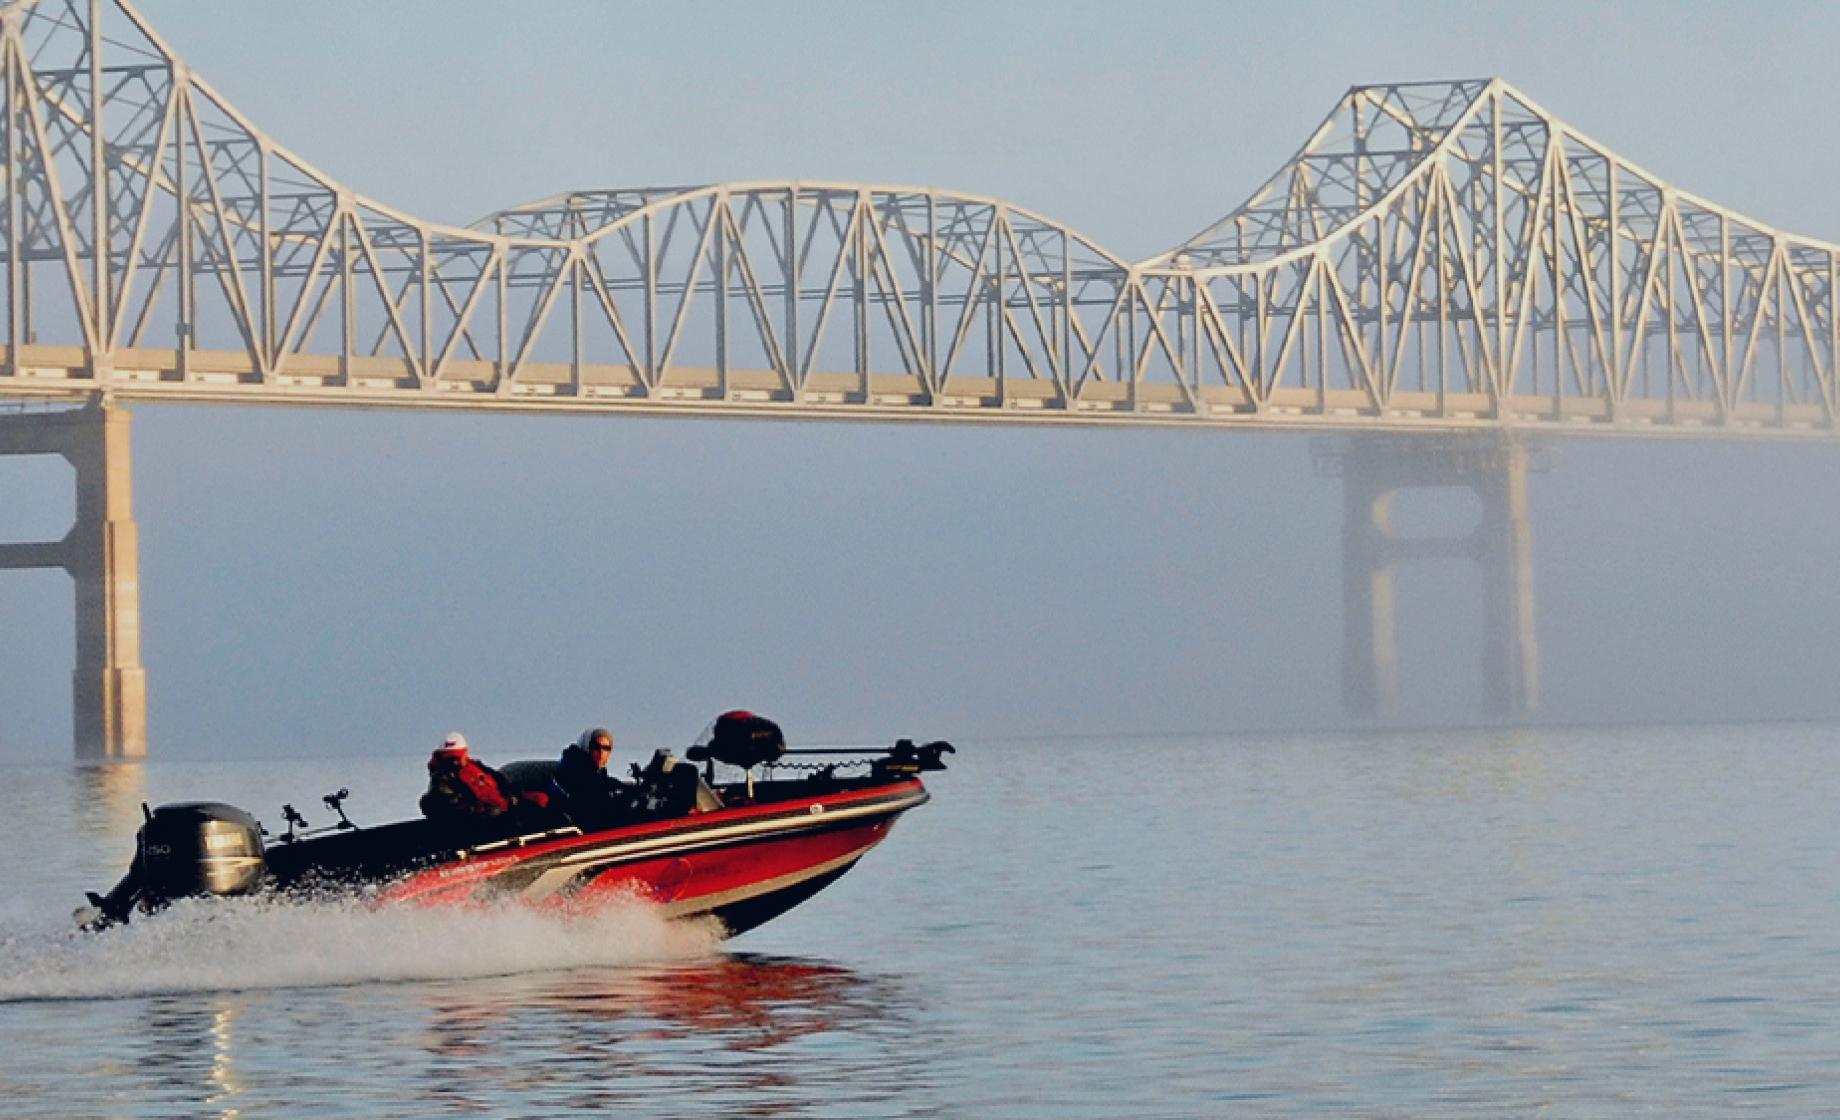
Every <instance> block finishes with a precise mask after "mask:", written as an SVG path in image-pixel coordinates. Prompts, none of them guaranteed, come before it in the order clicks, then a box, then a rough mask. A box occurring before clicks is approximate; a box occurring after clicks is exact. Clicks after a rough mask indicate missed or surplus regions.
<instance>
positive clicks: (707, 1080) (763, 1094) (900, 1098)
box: [0, 954, 944, 1120]
mask: <svg viewBox="0 0 1840 1120" xmlns="http://www.w3.org/2000/svg"><path fill="white" fill-rule="evenodd" d="M24 1011H25V1008H23V1007H19V1006H15V1007H13V1008H11V1009H8V1008H5V1007H0V1014H5V1013H9V1012H10V1013H11V1014H14V1015H19V1014H20V1013H22V1012H24ZM927 1011H928V1009H927V1008H926V1007H925V1006H924V1005H923V1003H922V1001H921V999H920V998H919V997H918V996H917V995H916V994H915V992H914V990H913V988H912V986H911V982H910V981H909V980H907V979H904V978H900V977H896V976H892V975H878V974H873V973H868V972H864V971H861V970H856V969H851V968H844V967H840V966H838V965H834V964H828V963H821V962H816V961H809V960H802V959H798V958H792V957H776V956H760V955H746V954H742V955H736V956H727V957H715V958H709V959H703V960H699V961H695V962H688V963H679V964H660V965H639V966H619V967H590V968H584V969H579V970H574V971H569V972H557V973H545V974H525V975H521V976H501V977H489V978H481V979H470V980H453V981H442V982H438V983H432V984H428V983H424V984H407V985H380V986H367V987H356V988H322V989H292V990H286V991H248V992H221V991H220V992H188V993H173V994H167V995H156V996H145V997H136V998H133V999H131V1000H127V1001H116V1002H113V1003H102V1004H94V1003H60V1004H43V1005H38V1006H37V1007H36V1008H35V1009H33V1010H32V1011H31V1012H30V1014H32V1015H33V1016H34V1017H35V1019H36V1021H37V1023H38V1024H39V1026H40V1030H41V1032H43V1031H44V1030H45V1029H46V1028H48V1030H49V1034H44V1033H41V1034H40V1035H39V1037H37V1038H35V1039H34V1040H33V1046H34V1048H35V1052H36V1054H37V1058H36V1060H35V1063H34V1065H33V1067H32V1070H31V1077H32V1082H31V1086H32V1088H31V1090H30V1091H27V1092H25V1093H23V1094H22V1095H21V1097H20V1098H16V1099H24V1100H26V1101H28V1102H36V1101H42V1102H45V1103H47V1104H50V1103H51V1102H53V1101H55V1100H56V1099H57V1095H56V1093H50V1094H47V1093H46V1090H56V1089H60V1088H62V1089H66V1090H68V1089H69V1087H71V1086H77V1085H82V1086H90V1087H91V1088H90V1090H88V1091H90V1092H94V1090H95V1087H98V1086H106V1087H108V1089H107V1091H108V1092H109V1093H111V1094H112V1095H114V1096H115V1099H117V1100H123V1101H131V1102H133V1103H132V1107H129V1108H125V1109H123V1110H122V1113H123V1114H124V1115H185V1116H211V1117H219V1118H224V1120H227V1118H229V1117H234V1116H240V1115H266V1114H269V1113H270V1112H272V1111H274V1110H277V1109H278V1110H279V1111H281V1112H282V1113H285V1114H293V1110H295V1109H302V1108H306V1109H311V1110H313V1111H314V1112H316V1113H318V1114H327V1113H341V1112H343V1113H349V1114H354V1115H364V1116H371V1115H379V1116H382V1115H402V1116H435V1115H449V1114H465V1115H475V1114H486V1115H543V1116H549V1117H553V1116H575V1115H584V1116H586V1115H607V1114H611V1115H635V1116H642V1115H670V1116H688V1117H694V1116H711V1117H716V1116H720V1117H736V1116H740V1117H787V1116H807V1115H836V1116H875V1115H891V1114H899V1115H914V1114H920V1115H929V1114H936V1113H938V1112H939V1111H940V1110H941V1109H942V1108H943V1104H942V1103H941V1100H940V1096H939V1084H938V1081H937V1080H936V1078H937V1073H936V1069H937V1066H938V1058H939V1056H940V1054H941V1053H942V1051H943V1050H944V1047H943V1046H942V1036H941V1033H940V1029H939V1028H938V1027H937V1026H936V1025H934V1024H933V1023H932V1022H931V1021H930V1019H929V1016H928V1014H927ZM96 1015H100V1016H102V1017H103V1019H104V1020H106V1021H107V1022H108V1024H109V1025H108V1028H107V1029H106V1030H100V1031H95V1030H93V1028H94V1027H95V1026H96V1024H97V1023H98V1022H100V1021H102V1020H98V1019H96V1018H95V1017H94V1016H96ZM85 1024H88V1027H89V1029H86V1028H85V1026H84V1025H85ZM60 1031H67V1032H69V1034H68V1035H67V1037H65V1038H63V1039H61V1040H60V1039H59V1038H57V1037H55V1036H56V1035H57V1034H58V1033H59V1032H60ZM12 1041H14V1042H16V1043H17V1042H19V1041H21V1040H20V1039H19V1038H18V1037H16V1036H15V1037H14V1038H13V1040H12ZM5 1081H6V1078H5V1077H4V1076H0V1085H3V1084H4V1083H5ZM22 1088H23V1087H22ZM66 1095H68V1094H66ZM6 1114H7V1115H9V1116H12V1115H46V1116H50V1115H57V1114H59V1113H58V1110H57V1109H56V1108H47V1109H46V1110H45V1111H44V1112H42V1113H36V1112H34V1111H32V1108H31V1107H26V1108H25V1109H24V1111H22V1112H12V1111H8V1112H6Z"/></svg>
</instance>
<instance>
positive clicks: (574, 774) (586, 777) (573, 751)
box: [551, 727, 634, 828]
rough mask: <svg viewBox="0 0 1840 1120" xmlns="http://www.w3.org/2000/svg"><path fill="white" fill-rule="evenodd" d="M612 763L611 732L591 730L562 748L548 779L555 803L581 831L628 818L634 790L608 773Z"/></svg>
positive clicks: (602, 729) (595, 728) (601, 728)
mask: <svg viewBox="0 0 1840 1120" xmlns="http://www.w3.org/2000/svg"><path fill="white" fill-rule="evenodd" d="M612 760H613V732H611V731H609V730H607V729H606V728H605V727H590V728H588V729H587V730H586V731H584V732H582V733H581V737H580V738H578V739H576V740H575V741H574V742H573V743H570V744H569V745H568V746H566V747H564V748H562V757H561V758H560V759H558V760H557V762H556V773H555V776H554V777H553V778H552V779H551V784H552V786H553V788H554V792H555V793H557V794H560V796H559V797H556V798H554V799H553V801H554V803H555V804H556V805H557V806H558V807H559V808H561V809H562V811H563V812H565V813H567V814H568V815H569V817H570V818H571V819H573V820H574V821H575V823H576V824H578V825H581V826H582V827H584V828H600V827H607V826H609V825H612V824H617V823H620V822H622V821H623V820H625V819H627V818H629V817H631V815H632V808H633V792H634V791H633V787H632V786H629V785H627V784H626V783H625V782H622V781H621V780H620V779H618V778H616V777H614V776H613V775H612V774H609V773H607V763H609V762H610V761H612Z"/></svg>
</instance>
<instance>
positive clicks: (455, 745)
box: [441, 731, 466, 753]
mask: <svg viewBox="0 0 1840 1120" xmlns="http://www.w3.org/2000/svg"><path fill="white" fill-rule="evenodd" d="M441 749H442V750H444V751H460V752H462V753H465V751H466V736H465V735H462V734H460V733H459V732H458V731H449V732H448V733H447V738H446V739H445V740H444V741H443V742H442V743H441Z"/></svg>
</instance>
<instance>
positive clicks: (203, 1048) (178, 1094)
mask: <svg viewBox="0 0 1840 1120" xmlns="http://www.w3.org/2000/svg"><path fill="white" fill-rule="evenodd" d="M240 1011H241V1008H240V999H239V997H237V996H235V995H231V994H220V993H212V994H209V995H206V996H203V997H201V998H197V999H188V1000H171V999H161V1000H151V1001H149V1002H148V1003H147V1005H146V1007H145V1009H144V1014H143V1015H142V1017H141V1020H140V1023H139V1027H140V1032H139V1036H138V1041H139V1042H140V1043H141V1046H140V1048H139V1049H138V1051H137V1052H136V1053H135V1055H134V1059H133V1065H134V1066H135V1067H136V1069H137V1070H138V1071H139V1076H138V1077H136V1078H135V1079H134V1081H135V1083H137V1084H139V1085H142V1086H145V1087H146V1088H148V1089H150V1090H152V1091H153V1092H155V1093H158V1094H159V1095H162V1096H170V1097H172V1098H174V1099H177V1100H189V1101H197V1102H200V1103H201V1104H202V1105H203V1106H204V1107H203V1108H202V1110H201V1112H200V1115H204V1116H219V1117H224V1118H226V1120H227V1118H229V1117H234V1116H236V1115H238V1112H239V1109H238V1097H239V1096H240V1095H241V1094H242V1091H243V1088H242V1085H241V1084H240V1083H239V1082H238V1079H237V1041H238V1040H237V1033H236V1026H237V1018H238V1015H239V1014H240Z"/></svg>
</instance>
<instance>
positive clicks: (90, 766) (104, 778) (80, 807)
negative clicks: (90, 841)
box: [70, 761, 147, 867]
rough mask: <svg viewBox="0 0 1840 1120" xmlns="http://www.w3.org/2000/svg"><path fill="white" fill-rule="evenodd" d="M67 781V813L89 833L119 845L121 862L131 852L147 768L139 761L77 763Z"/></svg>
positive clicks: (78, 825) (139, 824) (138, 823)
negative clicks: (122, 852)
mask: <svg viewBox="0 0 1840 1120" xmlns="http://www.w3.org/2000/svg"><path fill="white" fill-rule="evenodd" d="M74 773H75V777H76V780H75V781H73V782H72V783H71V784H70V793H71V817H72V818H73V819H74V820H75V821H76V823H77V827H78V828H81V829H82V830H83V831H84V832H85V833H87V834H89V835H90V836H96V837H105V838H108V839H109V840H112V841H113V842H115V843H117V844H119V845H122V846H123V848H124V852H125V853H126V854H124V856H123V859H122V866H123V867H126V866H127V856H128V855H132V854H133V853H132V851H128V850H127V849H128V848H131V847H132V838H133V836H134V833H135V830H136V829H138V828H140V826H141V803H142V802H144V801H146V800H147V768H146V766H145V765H144V764H143V763H141V762H139V761H122V762H88V763H79V764H78V765H77V767H76V769H75V771H74Z"/></svg>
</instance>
